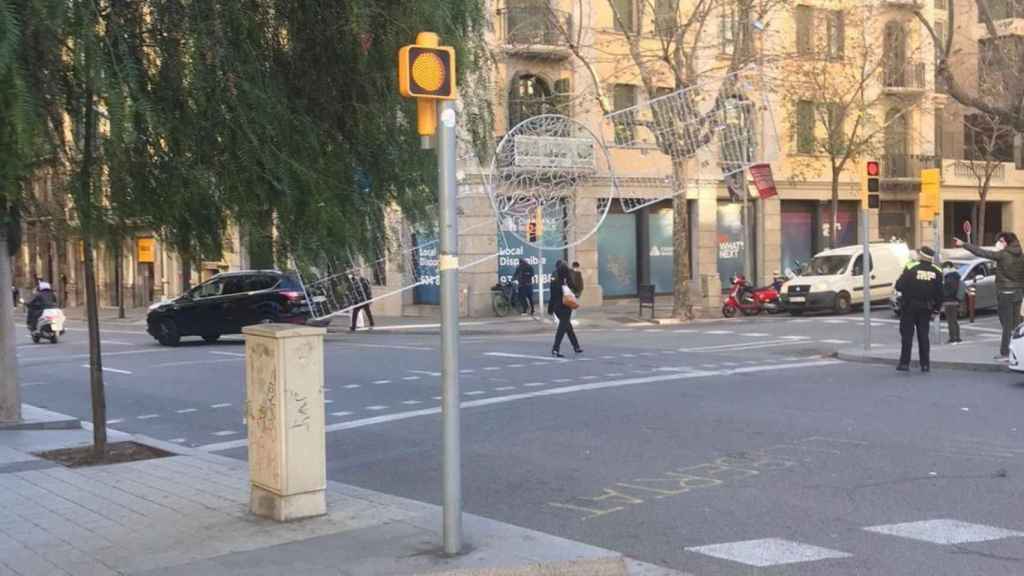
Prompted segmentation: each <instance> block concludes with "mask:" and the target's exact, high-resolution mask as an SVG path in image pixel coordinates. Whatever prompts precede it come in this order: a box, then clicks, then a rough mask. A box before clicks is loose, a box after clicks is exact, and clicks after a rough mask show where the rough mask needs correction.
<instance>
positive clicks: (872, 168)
mask: <svg viewBox="0 0 1024 576" xmlns="http://www.w3.org/2000/svg"><path fill="white" fill-rule="evenodd" d="M880 172H881V170H879V169H878V162H877V161H875V160H870V161H868V176H869V177H871V176H878V174H879V173H880Z"/></svg>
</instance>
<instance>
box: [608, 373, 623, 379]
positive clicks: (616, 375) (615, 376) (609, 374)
mask: <svg viewBox="0 0 1024 576" xmlns="http://www.w3.org/2000/svg"><path fill="white" fill-rule="evenodd" d="M622 375H623V374H622V372H609V373H608V374H606V376H610V377H611V378H617V377H619V376H622Z"/></svg>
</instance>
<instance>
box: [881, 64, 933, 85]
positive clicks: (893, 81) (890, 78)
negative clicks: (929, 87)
mask: <svg viewBox="0 0 1024 576" xmlns="http://www.w3.org/2000/svg"><path fill="white" fill-rule="evenodd" d="M882 73H883V85H884V86H885V88H886V90H889V91H897V92H904V91H919V90H924V89H925V65H924V62H911V63H908V64H904V65H902V66H900V65H887V66H885V68H884V69H883V72H882Z"/></svg>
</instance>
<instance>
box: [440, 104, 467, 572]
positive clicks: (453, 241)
mask: <svg viewBox="0 0 1024 576" xmlns="http://www.w3.org/2000/svg"><path fill="white" fill-rule="evenodd" d="M437 107H438V112H439V114H438V116H439V117H440V120H441V121H440V122H439V123H438V126H437V134H438V136H437V195H438V201H439V202H438V204H439V206H440V208H441V210H440V212H441V218H440V220H441V222H440V224H441V257H440V261H439V266H438V268H439V273H440V275H441V381H442V392H441V397H442V402H441V411H442V417H443V424H442V427H443V432H442V439H443V443H444V450H443V452H444V455H443V457H442V458H443V462H442V467H443V476H442V483H443V516H444V519H443V531H444V537H443V538H444V551H445V554H448V555H451V556H454V555H456V554H458V553H459V552H460V551H461V550H462V437H461V425H460V414H459V410H460V406H459V397H460V394H459V350H458V346H459V257H458V251H459V242H458V221H457V220H458V206H457V201H456V195H457V184H456V180H455V159H456V151H455V141H456V136H455V126H456V118H457V116H456V112H455V102H453V101H451V100H441V101H439V103H438V105H437Z"/></svg>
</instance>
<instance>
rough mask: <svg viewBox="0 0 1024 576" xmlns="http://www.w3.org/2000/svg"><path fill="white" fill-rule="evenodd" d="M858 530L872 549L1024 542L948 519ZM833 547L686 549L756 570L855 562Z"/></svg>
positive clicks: (780, 544) (765, 541)
mask: <svg viewBox="0 0 1024 576" xmlns="http://www.w3.org/2000/svg"><path fill="white" fill-rule="evenodd" d="M860 530H861V531H863V532H865V533H868V534H870V535H873V536H875V537H877V538H878V539H879V540H878V541H877V542H874V543H872V547H873V548H880V547H883V546H887V545H891V544H892V542H886V540H888V539H891V538H895V539H899V540H904V541H905V540H911V541H916V542H918V543H923V544H925V545H931V546H937V547H940V548H951V547H954V546H959V545H963V544H976V543H981V542H992V541H996V540H1005V539H1011V538H1024V532H1021V531H1017V530H1011V529H1007V528H1001V527H997V526H987V525H984V524H974V523H971V522H964V521H962V520H957V519H951V518H935V519H928V520H918V521H912V522H903V523H898V524H882V525H877V526H863V527H861V528H860ZM834 546H835V545H834V544H833V543H831V542H828V543H824V542H817V543H812V542H798V541H794V540H788V539H784V538H777V537H769V538H760V539H755V540H742V541H737V542H720V543H714V544H707V545H702V546H693V547H688V548H686V550H687V551H688V552H690V553H693V554H699V555H703V556H706V557H710V558H713V559H716V560H721V561H723V562H728V563H731V564H733V565H737V564H738V565H744V566H752V567H755V568H770V567H774V566H784V565H790V564H805V563H814V562H823V561H828V560H849V561H855V559H856V558H857V554H855V553H853V552H849V551H846V550H839V549H836V548H834Z"/></svg>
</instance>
